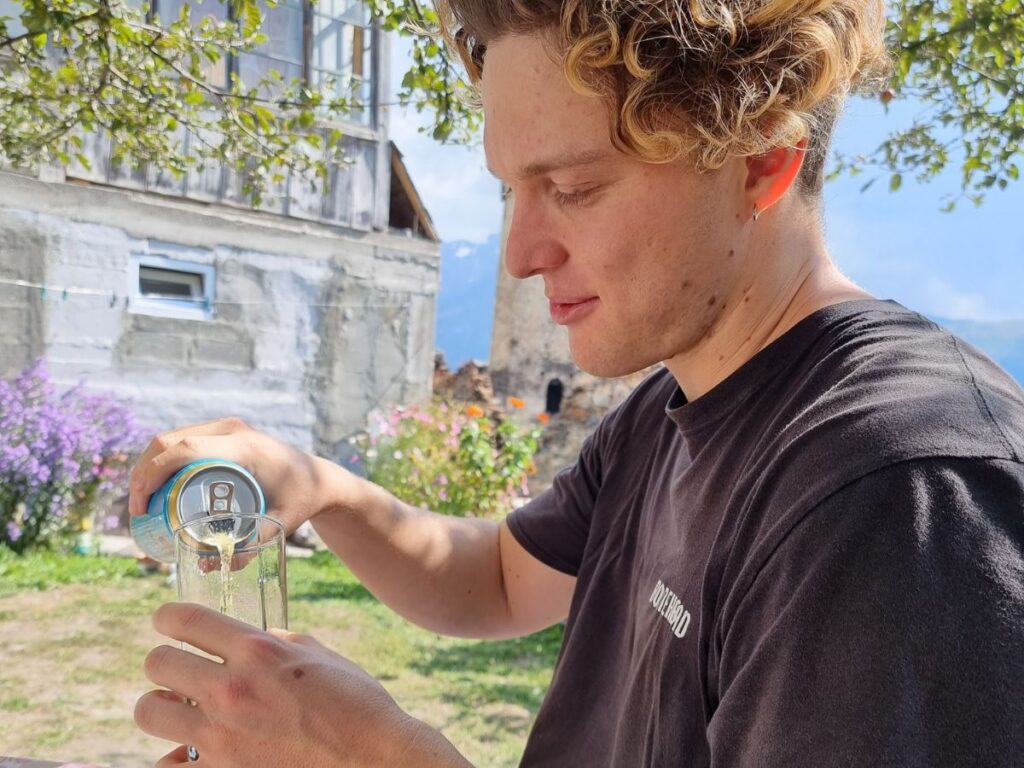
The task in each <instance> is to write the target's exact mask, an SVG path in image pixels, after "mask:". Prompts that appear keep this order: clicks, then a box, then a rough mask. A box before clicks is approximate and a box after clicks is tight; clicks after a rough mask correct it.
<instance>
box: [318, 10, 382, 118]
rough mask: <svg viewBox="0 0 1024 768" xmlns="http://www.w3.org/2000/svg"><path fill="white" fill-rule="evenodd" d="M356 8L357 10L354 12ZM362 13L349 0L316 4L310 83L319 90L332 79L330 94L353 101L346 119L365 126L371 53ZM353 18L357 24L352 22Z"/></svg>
mask: <svg viewBox="0 0 1024 768" xmlns="http://www.w3.org/2000/svg"><path fill="white" fill-rule="evenodd" d="M357 9H361V10H358V13H357ZM364 10H365V6H364V5H363V3H361V2H355V3H352V2H349V0H324V1H323V2H321V3H319V4H318V6H317V7H316V10H315V12H314V14H313V40H312V66H313V72H312V81H313V84H314V85H316V86H317V87H319V88H323V87H325V86H326V84H327V83H328V82H329V81H330V80H332V79H334V80H335V81H336V82H335V84H334V87H333V89H332V90H333V92H334V95H335V96H336V97H343V98H347V99H349V100H350V101H352V102H353V108H352V110H351V112H350V114H349V117H350V118H351V119H353V120H356V121H358V122H361V123H369V122H370V116H371V114H372V112H371V107H372V103H371V98H372V96H373V88H372V62H371V53H372V51H371V46H370V40H371V35H370V30H369V29H368V28H366V27H365V26H363V25H362V23H363V22H366V23H368V22H369V17H368V15H366V14H365V13H363V11H364ZM327 11H330V12H331V13H332V14H336V15H330V14H329V13H327ZM353 19H354V20H357V21H358V22H359V23H352V20H353Z"/></svg>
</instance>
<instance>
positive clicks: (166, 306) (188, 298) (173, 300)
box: [131, 256, 213, 320]
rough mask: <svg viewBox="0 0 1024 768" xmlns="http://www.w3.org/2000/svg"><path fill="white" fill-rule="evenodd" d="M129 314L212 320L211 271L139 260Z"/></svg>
mask: <svg viewBox="0 0 1024 768" xmlns="http://www.w3.org/2000/svg"><path fill="white" fill-rule="evenodd" d="M136 264H137V266H138V271H137V279H136V280H135V281H134V285H133V286H132V302H131V307H132V311H133V312H136V313H138V314H145V315H157V316H160V317H180V318H183V319H191V320H208V319H210V318H211V317H212V316H213V311H212V310H213V267H212V266H211V265H208V264H194V263H191V262H187V261H180V260H176V259H168V258H164V257H160V256H140V257H138V261H137V262H136Z"/></svg>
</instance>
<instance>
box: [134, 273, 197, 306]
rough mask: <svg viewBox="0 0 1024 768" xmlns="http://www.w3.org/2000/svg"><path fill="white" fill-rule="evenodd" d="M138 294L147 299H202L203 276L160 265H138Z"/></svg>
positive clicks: (191, 300)
mask: <svg viewBox="0 0 1024 768" xmlns="http://www.w3.org/2000/svg"><path fill="white" fill-rule="evenodd" d="M139 295H140V296H142V297H144V298H147V299H178V300H182V301H189V302H202V301H203V296H204V293H203V276H202V275H198V274H196V273H195V272H179V271H178V270H176V269H161V268H160V267H139Z"/></svg>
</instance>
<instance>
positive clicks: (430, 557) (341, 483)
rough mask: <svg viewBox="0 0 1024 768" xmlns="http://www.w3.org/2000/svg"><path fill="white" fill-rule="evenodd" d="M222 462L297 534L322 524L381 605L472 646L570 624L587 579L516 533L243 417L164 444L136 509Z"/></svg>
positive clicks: (140, 475)
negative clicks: (405, 497) (453, 512)
mask: <svg viewBox="0 0 1024 768" xmlns="http://www.w3.org/2000/svg"><path fill="white" fill-rule="evenodd" d="M203 458H220V459H227V460H230V461H234V462H237V463H238V464H241V465H242V466H244V467H246V468H247V469H248V470H249V471H250V472H252V473H253V475H254V476H255V477H256V479H257V480H258V481H259V483H260V485H261V486H262V487H263V490H264V492H265V494H266V497H267V502H268V504H269V505H270V508H269V510H268V512H269V513H270V514H271V515H273V516H274V517H276V518H277V519H279V520H280V521H281V522H282V523H283V524H284V526H285V529H286V530H287V531H293V530H295V529H296V528H297V527H298V526H299V525H300V524H301V523H302V522H304V521H305V520H310V519H313V520H314V524H315V526H316V528H317V531H318V532H319V533H320V535H321V536H322V537H323V539H324V541H325V542H326V543H327V545H328V546H329V547H330V548H331V549H332V550H333V551H334V552H335V554H337V555H338V556H339V557H341V559H342V560H343V561H344V562H345V563H346V564H347V565H348V566H349V567H350V568H352V570H353V571H354V572H355V574H356V575H357V576H358V577H359V578H360V579H361V580H362V581H363V583H364V584H366V586H367V587H368V588H369V589H370V590H371V591H372V592H373V593H374V594H375V595H377V597H378V598H380V599H381V600H383V601H384V602H385V603H387V604H388V605H389V606H391V607H392V608H393V609H394V610H395V611H397V612H398V613H400V614H402V615H403V616H405V617H406V618H408V619H409V620H410V621H413V622H416V623H417V624H420V625H421V626H424V627H426V628H428V629H431V630H433V631H435V632H441V633H444V634H452V635H461V636H465V637H480V638H493V637H512V636H516V635H523V634H528V633H530V632H534V631H536V630H538V629H542V628H544V627H547V626H550V625H551V624H554V623H555V622H557V621H559V620H561V619H563V618H565V616H566V615H567V614H568V612H569V601H570V599H571V597H572V591H573V587H574V585H575V579H574V578H572V577H570V576H566V575H565V574H562V573H560V572H558V571H556V570H553V569H552V568H549V567H548V566H546V565H544V564H542V563H541V562H540V561H538V560H536V559H535V558H533V557H532V556H531V555H529V554H528V553H527V552H526V551H525V550H524V549H523V548H522V547H521V546H520V545H519V544H518V543H517V542H516V541H515V539H514V538H513V537H512V536H510V535H509V533H508V530H507V528H506V526H505V525H504V524H501V525H500V526H499V524H498V523H497V522H495V521H493V520H476V519H470V518H455V517H450V516H447V515H438V514H434V513H431V512H427V511H425V510H418V509H414V508H413V507H410V506H409V505H407V504H403V503H402V502H400V501H398V500H397V499H396V498H395V497H394V496H392V495H391V494H390V493H388V492H387V491H385V490H383V489H382V488H380V487H378V486H376V485H373V484H372V483H369V482H367V481H366V480H363V479H361V478H358V477H356V476H355V475H353V474H351V473H350V472H347V471H346V470H344V469H342V468H341V467H339V466H338V465H336V464H333V463H331V462H329V461H327V460H326V459H320V458H315V457H313V456H310V455H309V454H307V453H304V452H302V451H300V450H298V449H296V448H294V447H292V446H290V445H287V444H286V443H283V442H281V441H280V440H276V439H274V438H272V437H270V436H269V435H266V434H264V433H261V432H258V431H256V430H254V429H252V428H251V427H249V426H248V425H247V424H245V423H244V422H242V421H241V420H240V419H218V420H217V421H211V422H207V423H205V424H196V425H193V426H189V427H183V428H181V429H177V430H173V431H171V432H165V433H163V434H161V435H158V436H157V437H155V438H154V439H153V440H152V441H151V442H150V444H149V446H148V447H147V448H146V450H145V451H144V452H143V454H142V456H141V457H140V458H139V461H138V463H137V464H136V465H135V468H134V469H133V470H132V477H131V485H130V491H131V494H130V500H129V509H130V511H131V513H132V514H133V515H139V514H142V513H143V512H144V510H145V505H146V502H147V500H148V498H149V496H150V494H152V493H153V492H154V491H155V490H156V489H157V488H159V487H160V486H161V484H163V483H164V482H165V481H166V480H167V478H169V477H170V476H171V475H173V474H174V473H175V472H176V471H177V470H179V469H181V468H182V467H183V466H185V465H186V464H188V463H190V462H192V461H196V460H197V459H203Z"/></svg>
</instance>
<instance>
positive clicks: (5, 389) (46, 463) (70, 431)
mask: <svg viewBox="0 0 1024 768" xmlns="http://www.w3.org/2000/svg"><path fill="white" fill-rule="evenodd" d="M143 436H144V433H143V431H142V430H141V429H140V428H139V426H138V424H137V423H136V421H135V418H134V416H133V415H132V412H131V411H130V409H129V407H128V405H127V404H126V403H124V402H122V401H120V400H118V399H117V398H115V397H113V396H111V395H108V394H99V393H89V392H86V391H85V390H84V389H83V388H82V387H81V386H80V385H79V386H76V387H73V388H71V389H69V390H67V391H65V392H63V393H61V392H59V391H58V389H57V386H56V385H55V384H54V383H53V381H52V379H51V378H50V374H49V371H48V370H47V367H46V363H45V362H44V361H42V360H40V361H38V362H37V363H35V364H34V365H32V366H31V367H29V368H27V369H26V370H24V371H22V372H21V373H20V374H19V375H18V376H16V377H15V378H13V379H0V546H7V547H9V548H11V549H13V550H14V551H16V552H21V551H24V550H25V549H28V548H29V547H32V546H37V545H51V544H53V543H54V542H55V541H56V540H57V539H58V538H59V537H61V536H62V535H65V534H71V533H74V532H75V531H77V530H78V528H79V527H80V526H81V523H82V520H83V518H84V517H85V516H86V515H89V514H91V512H92V510H91V505H92V503H93V501H94V500H95V497H96V494H97V493H99V492H101V491H104V490H109V489H111V488H114V487H116V486H119V485H123V483H124V481H125V479H126V475H127V472H128V468H129V456H130V455H131V454H132V453H133V452H134V451H137V450H138V448H139V447H140V446H141V444H142V440H143Z"/></svg>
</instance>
